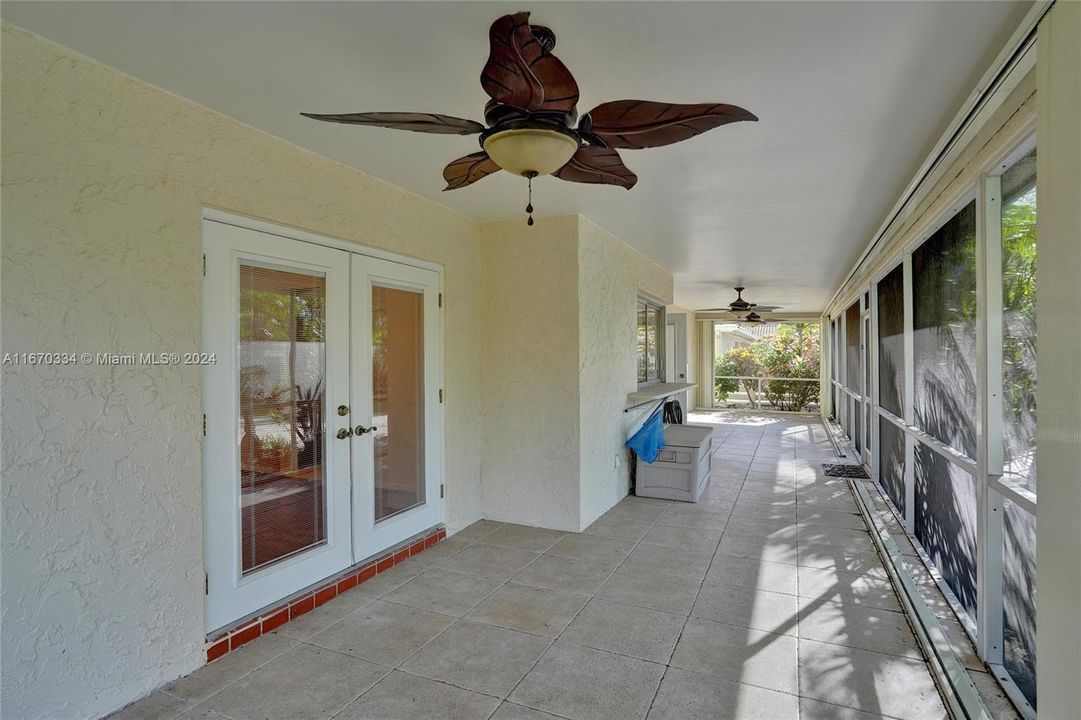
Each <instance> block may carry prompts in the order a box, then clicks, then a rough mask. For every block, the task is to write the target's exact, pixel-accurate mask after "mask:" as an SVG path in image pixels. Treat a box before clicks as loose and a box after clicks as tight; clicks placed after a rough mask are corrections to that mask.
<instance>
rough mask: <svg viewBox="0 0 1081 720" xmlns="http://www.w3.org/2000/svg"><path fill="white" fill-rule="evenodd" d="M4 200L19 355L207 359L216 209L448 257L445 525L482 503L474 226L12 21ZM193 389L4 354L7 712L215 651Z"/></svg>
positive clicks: (36, 708)
mask: <svg viewBox="0 0 1081 720" xmlns="http://www.w3.org/2000/svg"><path fill="white" fill-rule="evenodd" d="M2 201H3V218H2V238H3V239H2V242H3V247H2V255H3V260H2V263H3V265H2V272H3V275H2V286H3V309H2V313H3V317H2V324H3V336H2V342H3V350H4V351H5V352H29V351H77V352H81V351H89V352H97V351H114V352H120V353H123V352H138V351H155V352H160V351H177V352H184V351H195V350H198V349H199V348H200V333H201V329H200V324H201V321H200V318H201V303H200V282H201V223H200V213H201V210H202V208H203V207H206V206H212V207H219V208H224V209H227V210H229V211H232V212H235V213H238V214H244V215H250V216H253V217H258V218H263V219H266V220H269V221H272V222H275V223H279V224H283V225H291V226H296V227H300V228H303V229H305V230H309V231H313V232H318V233H323V234H326V235H331V236H334V237H338V238H343V239H346V240H351V241H355V242H358V243H364V244H367V245H372V246H376V247H380V248H385V249H388V250H393V251H395V252H398V253H402V254H406V255H410V256H415V257H419V258H424V259H426V260H430V261H434V262H438V263H442V264H443V266H444V268H445V295H446V308H445V335H446V345H445V373H446V386H447V400H446V433H447V435H446V438H447V439H446V445H447V475H446V477H447V481H446V482H447V498H446V519H447V524H448V526H449V528H450V529H451V530H452V531H453V530H454V529H456V528H458V527H461V526H463V525H465V524H467V523H469V522H472V521H473V520H475V519H477V518H478V517H479V516H480V485H479V483H480V473H479V456H480V451H481V442H480V438H479V434H478V433H477V431H476V420H477V417H478V415H479V411H480V382H479V376H480V369H481V363H480V328H479V323H478V318H479V316H480V292H479V287H480V272H481V263H480V243H479V237H478V225H477V223H476V222H475V221H473V220H471V219H470V218H467V217H464V216H461V215H459V214H456V213H454V212H451V211H450V210H448V209H446V208H444V207H442V206H439V205H437V204H435V203H432V202H429V201H427V200H424V199H421V198H418V197H416V196H414V195H411V194H409V193H406V192H404V191H402V190H400V189H397V188H394V187H392V186H390V185H387V184H386V183H383V182H381V181H379V180H376V179H374V178H371V177H369V176H366V175H364V174H363V173H360V172H357V171H355V170H352V169H349V168H346V167H344V166H342V165H339V164H337V163H334V162H332V161H330V160H328V159H326V158H323V157H320V156H317V155H314V154H312V153H310V152H306V151H304V150H301V149H299V148H297V147H295V146H292V145H289V144H287V143H285V142H283V141H281V140H279V139H276V138H274V137H271V136H269V135H267V134H265V133H262V132H260V131H257V130H254V129H252V128H250V127H247V126H245V125H242V124H240V123H238V122H235V121H233V120H231V119H229V118H226V117H223V116H221V115H219V114H216V113H214V112H212V111H210V110H208V109H206V108H204V107H201V106H198V105H195V104H193V103H190V102H188V101H185V100H183V99H181V98H178V97H176V96H174V95H171V94H169V93H166V92H164V91H162V90H159V89H157V88H154V87H151V86H149V85H146V84H145V83H142V82H140V81H137V80H134V79H132V78H130V77H128V76H125V75H123V74H121V73H119V72H117V71H115V70H112V69H110V68H107V67H104V66H102V65H100V64H97V63H95V62H92V61H90V60H87V59H85V58H83V57H80V56H78V55H75V54H74V53H71V52H70V51H67V50H65V49H63V48H61V47H59V46H56V45H53V44H51V43H49V42H46V41H44V40H42V39H40V38H38V37H36V36H33V35H31V34H29V33H26V32H24V31H22V30H19V29H16V28H13V27H11V26H10V25H4V27H3V197H2ZM200 395H201V373H200V371H199V369H198V368H197V367H160V368H147V367H101V366H97V367H95V366H90V367H87V366H81V365H80V366H74V367H32V368H30V367H12V366H7V367H4V368H3V472H4V475H3V488H2V494H3V621H2V622H3V625H2V632H3V690H2V693H3V710H2V712H0V715H2V716H3V717H5V718H7V717H12V718H15V717H18V718H57V717H87V716H89V717H93V716H97V715H101V714H103V713H106V712H108V711H111V710H113V709H115V708H116V707H118V706H119V705H122V704H124V703H125V702H127V701H129V700H131V699H133V698H135V697H138V696H139V695H142V694H144V693H146V692H148V691H149V690H151V689H153V688H155V687H157V686H159V685H161V684H162V683H164V682H166V681H168V680H172V679H173V678H176V677H177V676H179V675H181V674H184V673H186V672H188V671H190V670H192V669H194V668H195V667H197V666H198V665H200V664H201V663H202V661H203V636H204V634H205V631H206V628H205V627H204V624H203V597H204V596H203V559H202V558H203V540H202V478H201V470H200V466H201V455H200V452H201V435H200V433H201V418H200V413H201V409H200V406H201V398H200ZM571 417H572V418H574V417H577V415H576V414H574V415H572V416H571Z"/></svg>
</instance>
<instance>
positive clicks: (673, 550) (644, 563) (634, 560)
mask: <svg viewBox="0 0 1081 720" xmlns="http://www.w3.org/2000/svg"><path fill="white" fill-rule="evenodd" d="M712 556H713V553H712V551H709V552H701V551H698V550H689V549H687V550H685V549H683V548H679V547H670V546H667V545H653V544H651V543H648V542H646V541H644V540H643V541H642V542H641V543H639V544H638V545H637V547H635V548H634V550H633V551H632V552H631V554H630V555H628V556H627V559H626V560H624V561H623V565H622V566H621V567H620V569H621V570H628V571H634V572H639V573H643V574H646V575H648V574H652V573H662V574H664V575H673V576H675V577H681V578H687V579H689V580H700V579H702V578H703V577H705V576H706V571H707V570H709V563H710V560H711V559H712Z"/></svg>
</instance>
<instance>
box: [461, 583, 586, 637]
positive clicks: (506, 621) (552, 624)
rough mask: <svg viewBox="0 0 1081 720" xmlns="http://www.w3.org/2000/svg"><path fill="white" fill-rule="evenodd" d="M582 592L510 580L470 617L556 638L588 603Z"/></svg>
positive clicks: (470, 614)
mask: <svg viewBox="0 0 1081 720" xmlns="http://www.w3.org/2000/svg"><path fill="white" fill-rule="evenodd" d="M586 600H587V598H586V597H584V596H582V595H571V594H568V593H561V592H556V591H554V590H544V589H542V588H535V587H530V586H527V585H517V584H515V583H507V584H506V585H504V586H503V587H501V588H500V589H499V590H497V591H496V592H495V593H493V594H492V595H491V596H489V597H488V599H487V600H485V601H484V602H482V603H481V604H480V605H478V606H477V607H476V608H474V609H473V610H472V611H470V612H469V613H468V614H467V615H466V617H467V618H468V619H470V620H475V621H477V622H483V623H488V624H490V625H498V626H499V627H505V628H510V629H512V630H521V631H523V632H528V633H533V634H534V635H543V636H545V637H553V638H554V637H555V636H556V635H558V634H559V633H561V632H563V629H564V628H565V627H567V625H568V624H570V621H571V620H573V619H574V616H575V615H577V614H578V611H579V610H581V609H582V607H583V606H584V605H585V604H586Z"/></svg>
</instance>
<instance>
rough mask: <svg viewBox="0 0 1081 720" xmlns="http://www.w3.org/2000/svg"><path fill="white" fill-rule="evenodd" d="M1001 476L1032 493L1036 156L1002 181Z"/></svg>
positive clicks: (1013, 169)
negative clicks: (1002, 472) (1002, 466)
mask: <svg viewBox="0 0 1081 720" xmlns="http://www.w3.org/2000/svg"><path fill="white" fill-rule="evenodd" d="M1002 412H1003V423H1002V429H1003V443H1004V447H1003V450H1004V452H1003V465H1004V468H1003V470H1004V474H1005V475H1006V476H1008V477H1009V478H1010V479H1011V480H1013V481H1014V482H1016V483H1018V484H1020V485H1023V486H1025V487H1027V488H1028V489H1029V490H1032V491H1033V492H1035V491H1036V151H1035V150H1033V151H1032V152H1031V153H1029V154H1028V155H1026V156H1025V157H1024V158H1022V159H1021V160H1019V161H1018V162H1017V163H1016V164H1014V165H1013V166H1012V167H1011V168H1010V169H1009V170H1007V171H1006V172H1005V173H1003V175H1002Z"/></svg>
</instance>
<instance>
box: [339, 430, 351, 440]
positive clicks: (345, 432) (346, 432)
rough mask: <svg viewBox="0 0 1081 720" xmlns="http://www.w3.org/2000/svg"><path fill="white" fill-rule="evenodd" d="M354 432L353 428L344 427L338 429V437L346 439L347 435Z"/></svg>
mask: <svg viewBox="0 0 1081 720" xmlns="http://www.w3.org/2000/svg"><path fill="white" fill-rule="evenodd" d="M352 434H353V430H352V428H342V429H341V430H339V431H338V439H339V440H345V439H346V438H347V437H349V436H350V435H352Z"/></svg>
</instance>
